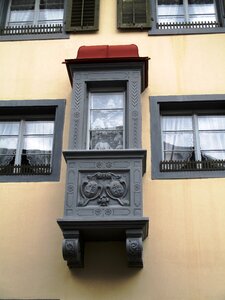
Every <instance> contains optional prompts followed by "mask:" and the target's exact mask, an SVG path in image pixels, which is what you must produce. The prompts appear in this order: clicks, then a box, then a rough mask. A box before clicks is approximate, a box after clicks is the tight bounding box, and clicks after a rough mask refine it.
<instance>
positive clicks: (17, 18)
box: [8, 10, 34, 26]
mask: <svg viewBox="0 0 225 300" xmlns="http://www.w3.org/2000/svg"><path fill="white" fill-rule="evenodd" d="M33 20H34V11H33V10H13V11H10V16H9V22H8V25H9V26H19V25H30V24H31V25H32V24H33Z"/></svg>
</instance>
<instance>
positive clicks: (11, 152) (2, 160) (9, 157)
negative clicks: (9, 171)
mask: <svg viewBox="0 0 225 300" xmlns="http://www.w3.org/2000/svg"><path fill="white" fill-rule="evenodd" d="M18 133H19V122H1V123H0V165H1V166H7V165H9V164H10V163H11V162H12V161H13V159H14V158H15V155H16V147H17V142H18Z"/></svg>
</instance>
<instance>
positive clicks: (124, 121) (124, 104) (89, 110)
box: [86, 84, 126, 150]
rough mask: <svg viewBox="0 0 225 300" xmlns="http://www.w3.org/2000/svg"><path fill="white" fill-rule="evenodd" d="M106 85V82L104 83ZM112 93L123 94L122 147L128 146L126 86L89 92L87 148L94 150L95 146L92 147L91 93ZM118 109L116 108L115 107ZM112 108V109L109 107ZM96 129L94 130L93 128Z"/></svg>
mask: <svg viewBox="0 0 225 300" xmlns="http://www.w3.org/2000/svg"><path fill="white" fill-rule="evenodd" d="M103 85H104V84H103ZM101 93H102V94H110V93H113V94H114V93H120V94H122V96H123V108H119V109H118V110H122V111H123V130H122V131H123V147H122V149H125V148H126V92H125V88H122V87H121V89H118V90H115V89H114V90H113V89H109V90H104V89H103V90H101V89H100V90H99V91H93V90H91V91H89V92H88V112H87V142H86V146H87V150H94V149H93V148H90V132H91V110H92V109H91V107H90V106H91V95H92V94H101ZM115 109H116V108H115ZM108 110H110V109H108ZM104 130H105V129H103V130H102V131H104ZM92 131H94V130H92ZM111 150H116V149H111Z"/></svg>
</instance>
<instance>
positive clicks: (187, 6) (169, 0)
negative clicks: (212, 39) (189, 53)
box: [157, 0, 217, 28]
mask: <svg viewBox="0 0 225 300" xmlns="http://www.w3.org/2000/svg"><path fill="white" fill-rule="evenodd" d="M157 15H158V16H157V17H158V19H157V22H158V24H163V25H166V24H167V25H168V26H169V25H170V26H171V28H173V24H179V23H183V25H186V23H210V22H211V23H212V22H214V23H215V26H217V14H216V5H215V0H158V5H157ZM168 28H170V27H168Z"/></svg>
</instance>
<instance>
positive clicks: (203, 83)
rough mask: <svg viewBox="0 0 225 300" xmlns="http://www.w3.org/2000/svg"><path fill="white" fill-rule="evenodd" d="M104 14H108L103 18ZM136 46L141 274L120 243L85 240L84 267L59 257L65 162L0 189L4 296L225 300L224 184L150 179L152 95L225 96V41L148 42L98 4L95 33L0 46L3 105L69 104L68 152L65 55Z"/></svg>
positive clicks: (110, 4)
mask: <svg viewBox="0 0 225 300" xmlns="http://www.w3.org/2000/svg"><path fill="white" fill-rule="evenodd" d="M109 11H110V14H109V13H108V12H109ZM132 43H134V44H136V45H137V46H138V48H139V54H140V56H148V57H150V58H151V60H150V62H149V86H148V88H147V89H146V90H145V91H144V93H143V94H142V116H143V148H145V149H148V160H147V172H146V174H145V176H144V183H143V188H144V215H145V216H146V217H149V218H150V234H149V237H148V239H147V240H146V241H145V242H144V269H142V270H133V269H128V268H127V266H126V253H125V246H124V245H123V244H122V243H88V244H87V247H86V252H85V268H84V269H81V270H75V271H73V272H71V271H70V270H69V269H68V268H67V266H66V263H65V262H64V261H63V259H62V254H61V242H62V234H61V231H60V229H59V227H58V225H57V224H56V219H57V218H58V217H61V216H62V215H63V202H64V189H65V188H64V187H65V170H66V167H65V163H64V161H63V160H62V168H61V180H60V182H42V183H30V182H29V183H1V184H0V298H14V299H15V298H33V299H37V298H48V299H52V298H57V299H62V300H72V299H81V300H86V299H94V300H95V299H96V300H97V299H98V300H99V299H110V300H111V299H118V300H120V299H121V300H122V299H131V300H136V299H140V300H142V299H143V300H181V299H182V300H224V299H225V234H224V230H225V217H224V215H225V214H224V212H225V179H223V178H222V179H201V180H199V179H194V180H164V181H163V180H154V181H153V180H151V173H150V167H151V166H150V157H151V152H150V125H149V124H150V115H149V96H155V95H182V94H190V95H191V94H225V35H224V34H217V35H216V34H215V35H189V36H160V37H149V36H148V35H147V33H146V32H125V33H119V32H118V31H117V30H116V1H114V0H104V1H101V6H100V30H99V32H98V33H95V34H76V35H73V36H71V37H70V39H64V40H50V41H24V42H1V43H0V100H20V99H21V100H24V99H25V100H32V99H66V117H65V126H64V142H63V149H66V148H67V143H68V128H69V118H70V117H69V112H70V97H71V86H70V83H69V79H68V75H67V72H66V68H65V65H63V64H62V61H64V59H69V58H75V57H76V53H77V49H78V48H79V47H80V46H82V45H103V44H111V45H112V44H132Z"/></svg>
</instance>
